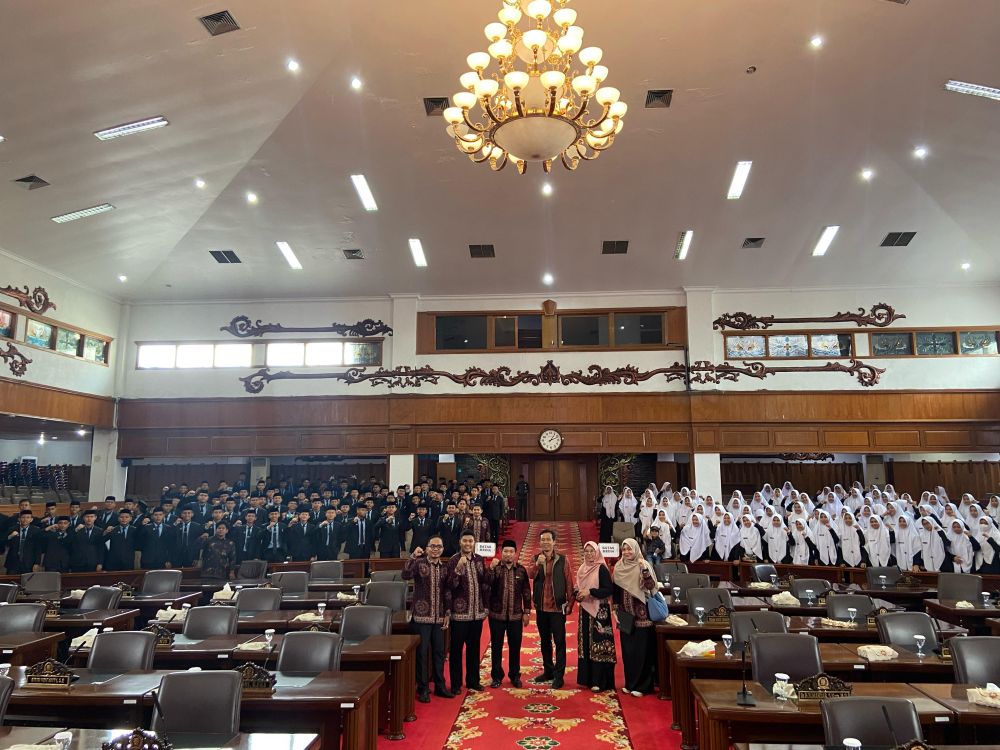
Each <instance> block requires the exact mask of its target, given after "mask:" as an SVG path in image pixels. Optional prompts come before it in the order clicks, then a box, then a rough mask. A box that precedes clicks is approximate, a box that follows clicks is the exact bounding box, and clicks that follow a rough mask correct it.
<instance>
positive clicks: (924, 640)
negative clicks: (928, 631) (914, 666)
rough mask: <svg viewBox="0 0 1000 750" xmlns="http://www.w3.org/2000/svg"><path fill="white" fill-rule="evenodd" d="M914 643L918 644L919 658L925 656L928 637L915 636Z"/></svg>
mask: <svg viewBox="0 0 1000 750" xmlns="http://www.w3.org/2000/svg"><path fill="white" fill-rule="evenodd" d="M913 642H914V643H916V644H917V656H923V655H924V644H925V643H927V637H926V636H923V635H915V636H913Z"/></svg>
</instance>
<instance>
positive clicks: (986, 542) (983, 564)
mask: <svg viewBox="0 0 1000 750" xmlns="http://www.w3.org/2000/svg"><path fill="white" fill-rule="evenodd" d="M976 528H977V529H978V532H977V533H976V541H978V542H979V551H978V552H976V572H977V573H980V574H981V573H995V572H997V570H1000V529H997V525H996V523H994V521H993V519H992V518H990V517H989V516H987V515H985V514H982V515H980V517H979V520H978V521H977V523H976Z"/></svg>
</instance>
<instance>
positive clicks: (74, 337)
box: [56, 328, 83, 357]
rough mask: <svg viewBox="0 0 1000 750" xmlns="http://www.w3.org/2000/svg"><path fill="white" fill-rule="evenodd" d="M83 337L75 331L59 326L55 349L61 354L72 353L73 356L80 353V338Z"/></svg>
mask: <svg viewBox="0 0 1000 750" xmlns="http://www.w3.org/2000/svg"><path fill="white" fill-rule="evenodd" d="M81 338H83V337H82V336H81V335H80V334H79V333H77V332H76V331H67V330H66V329H65V328H60V329H59V331H58V333H56V351H57V352H62V353H63V354H72V355H73V356H74V357H75V356H76V355H77V354H79V353H80V339H81Z"/></svg>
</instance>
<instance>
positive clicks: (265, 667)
mask: <svg viewBox="0 0 1000 750" xmlns="http://www.w3.org/2000/svg"><path fill="white" fill-rule="evenodd" d="M273 653H274V644H273V643H272V644H271V645H270V647H268V649H267V657H266V658H265V659H264V666H263V669H264V670H265V671H266V670H267V663H268V662H269V661H271V654H273Z"/></svg>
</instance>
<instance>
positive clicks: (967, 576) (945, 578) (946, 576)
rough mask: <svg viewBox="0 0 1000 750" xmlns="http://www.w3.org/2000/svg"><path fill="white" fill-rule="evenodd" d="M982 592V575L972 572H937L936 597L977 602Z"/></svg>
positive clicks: (941, 599)
mask: <svg viewBox="0 0 1000 750" xmlns="http://www.w3.org/2000/svg"><path fill="white" fill-rule="evenodd" d="M982 594H983V577H982V576H977V575H974V574H972V573H938V580H937V598H938V599H939V600H940V601H943V602H944V601H948V602H960V601H966V602H972V603H973V604H977V603H978V602H979V598H980V597H981V596H982Z"/></svg>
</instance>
